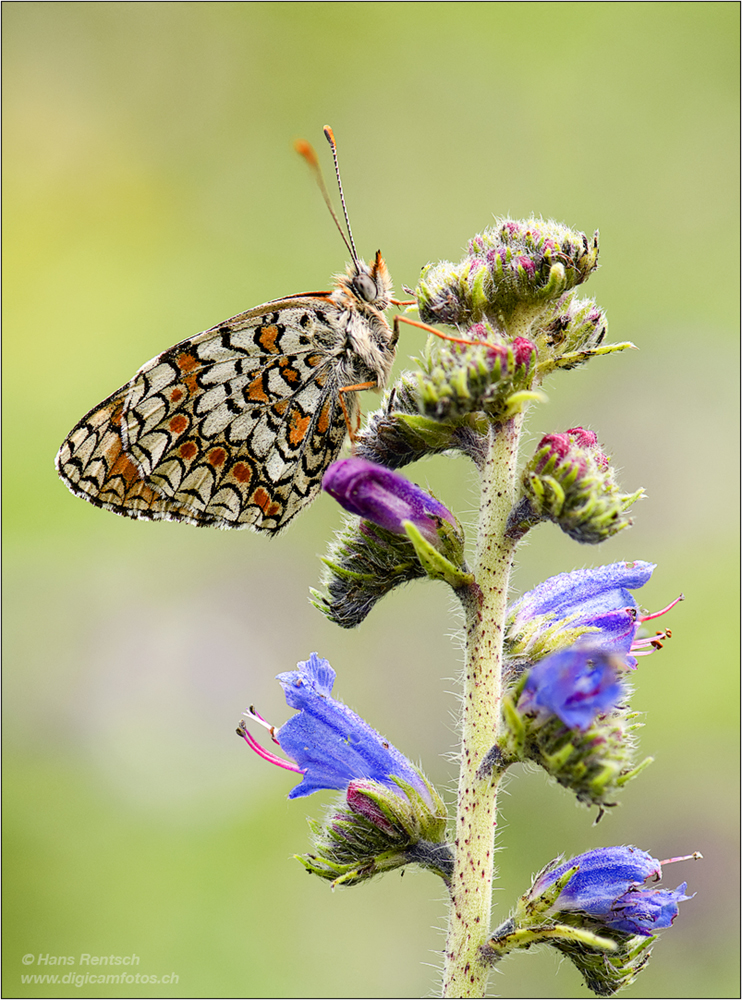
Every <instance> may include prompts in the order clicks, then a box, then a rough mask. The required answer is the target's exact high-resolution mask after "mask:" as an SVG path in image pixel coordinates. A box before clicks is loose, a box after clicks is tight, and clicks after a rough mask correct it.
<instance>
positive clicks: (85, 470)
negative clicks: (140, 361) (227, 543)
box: [56, 127, 397, 533]
mask: <svg viewBox="0 0 742 1000" xmlns="http://www.w3.org/2000/svg"><path fill="white" fill-rule="evenodd" d="M325 135H326V137H327V139H328V142H329V143H330V145H331V147H332V152H333V156H334V160H335V168H336V173H337V177H338V185H340V174H339V171H338V170H337V153H336V149H335V142H334V137H333V135H332V130H331V129H330V128H329V127H326V128H325ZM297 149H298V150H299V152H300V153H302V155H303V156H305V158H306V159H307V160H308V161H309V163H310V165H311V166H312V167H313V169H314V170H315V172H316V174H317V178H318V181H319V183H320V187H321V189H322V193H323V196H324V197H325V200H326V201H327V204H328V207H329V208H330V211H331V212H332V215H333V218H335V222H336V224H337V225H338V228H339V229H340V232H341V235H342V236H343V239H344V240H345V243H346V246H347V247H348V249H349V251H350V253H351V256H352V258H353V259H352V263H351V264H350V265H349V266H348V268H347V272H346V274H343V275H339V276H338V277H337V279H336V280H337V284H336V286H335V288H334V290H333V291H325V292H302V293H300V294H298V295H291V296H288V297H286V298H282V299H275V300H274V301H272V302H267V303H265V305H261V306H256V307H255V308H254V309H249V310H248V311H247V312H244V313H240V314H239V315H238V316H233V317H232V318H231V319H228V320H225V321H224V322H223V323H219V324H218V325H217V326H214V327H212V328H211V329H210V330H206V331H204V332H203V333H199V334H197V335H196V336H195V337H190V338H188V339H187V340H183V341H181V342H180V343H179V344H176V345H175V346H174V347H171V348H170V349H169V350H167V351H165V352H164V353H162V354H160V355H158V356H157V357H156V358H153V359H152V360H151V361H149V362H147V364H146V365H144V366H143V367H142V368H140V369H139V371H138V372H137V373H136V375H135V376H134V377H133V378H132V379H131V381H130V382H128V383H127V384H126V385H124V386H122V387H121V388H120V389H118V390H117V391H116V392H114V393H113V395H111V396H109V397H108V399H105V400H104V401H103V402H102V403H100V404H99V405H98V406H96V407H94V408H93V409H92V410H91V411H90V412H89V413H88V414H87V415H86V416H85V417H83V418H82V420H81V421H80V422H79V423H78V424H77V425H76V426H75V427H74V429H73V430H72V431H71V433H70V434H69V436H68V437H67V439H66V440H65V442H64V443H63V445H62V447H61V449H60V451H59V454H58V455H57V461H56V464H57V471H58V473H59V475H60V477H61V478H62V480H63V482H64V483H65V485H66V486H67V487H68V488H69V489H70V490H71V491H72V492H73V493H74V494H75V495H76V496H79V497H82V498H83V499H84V500H88V501H89V502H90V503H93V504H95V505H96V506H98V507H105V508H106V509H107V510H112V511H113V512H114V513H116V514H122V515H125V516H126V517H133V518H144V519H150V520H151V519H165V520H174V521H185V522H186V523H188V524H196V525H213V526H216V527H219V528H245V527H250V528H254V529H255V530H257V531H267V532H270V533H274V532H277V531H279V530H280V529H281V528H283V527H284V526H285V525H286V524H287V523H288V522H289V521H290V520H291V518H292V517H294V515H295V514H297V513H299V511H301V510H302V509H303V508H304V507H305V506H307V504H309V503H311V501H312V500H313V499H314V497H315V496H316V495H317V493H318V491H319V489H320V486H321V481H322V475H323V473H324V471H325V469H326V468H327V466H328V465H330V463H331V462H333V461H334V460H335V459H336V458H337V456H338V453H339V452H340V449H341V447H342V445H343V441H344V440H345V435H346V431H350V430H351V428H352V425H353V421H354V420H357V418H358V414H359V407H358V400H357V394H356V393H357V390H359V389H365V388H373V387H380V388H383V387H384V386H385V385H386V384H387V382H388V380H389V375H390V371H391V367H392V362H393V361H394V352H395V345H396V340H397V335H396V332H394V331H392V329H391V328H390V327H389V324H388V323H387V321H386V319H385V317H384V311H385V310H386V309H387V308H388V307H389V305H390V304H392V302H393V301H394V300H393V299H392V298H391V293H392V285H391V279H390V277H389V273H388V271H387V268H386V264H385V263H384V260H383V259H382V256H381V253H380V252H379V253H377V254H376V257H375V259H374V261H373V263H372V264H370V265H369V264H366V263H365V262H364V261H362V260H360V259H359V257H358V255H357V253H356V250H355V244H354V243H353V236H352V233H351V230H350V223H349V222H348V214H347V211H346V208H345V200H344V198H343V192H342V186H340V196H341V200H342V204H343V212H344V215H345V221H346V225H347V229H348V237H349V240H348V239H345V234H344V233H343V231H342V228H341V227H340V224H339V222H338V220H337V216H336V215H335V213H334V211H333V210H332V206H331V205H330V201H329V197H328V195H327V192H326V190H325V188H324V183H323V182H322V179H321V174H320V173H319V167H318V165H317V160H316V155H315V154H314V151H313V150H312V148H311V147H310V146H309V145H308V144H307V143H300V144H297Z"/></svg>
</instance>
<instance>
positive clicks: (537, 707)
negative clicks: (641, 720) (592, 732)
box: [518, 646, 624, 732]
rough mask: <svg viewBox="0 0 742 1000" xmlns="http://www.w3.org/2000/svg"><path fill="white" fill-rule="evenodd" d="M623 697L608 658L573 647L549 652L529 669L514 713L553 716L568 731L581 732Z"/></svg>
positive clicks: (616, 675) (613, 667)
mask: <svg viewBox="0 0 742 1000" xmlns="http://www.w3.org/2000/svg"><path fill="white" fill-rule="evenodd" d="M623 694H624V689H623V685H622V684H621V681H620V679H619V676H618V673H617V672H616V669H615V666H614V664H613V662H612V657H611V656H610V655H609V654H607V653H605V652H603V651H602V650H600V649H590V648H588V647H580V646H577V647H573V648H572V649H563V650H561V651H560V652H558V653H552V654H551V656H546V657H544V659H543V660H540V661H539V662H538V663H537V664H536V665H535V666H534V667H532V668H531V669H530V671H529V672H528V677H527V679H526V683H525V686H524V688H523V692H522V694H521V696H520V700H519V701H518V710H519V711H520V712H523V713H525V714H530V713H535V714H536V715H538V716H540V717H546V718H548V717H550V716H557V717H558V718H559V719H561V720H562V722H563V723H564V725H565V726H568V727H569V728H570V729H578V730H580V732H585V730H587V729H589V728H590V726H591V725H592V723H593V722H594V721H595V719H596V718H597V717H598V716H599V715H605V714H607V713H608V712H611V711H612V710H613V709H614V708H615V707H616V706H617V704H618V702H619V700H620V699H621V697H622V695H623Z"/></svg>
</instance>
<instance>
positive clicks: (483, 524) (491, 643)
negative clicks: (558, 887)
mask: <svg viewBox="0 0 742 1000" xmlns="http://www.w3.org/2000/svg"><path fill="white" fill-rule="evenodd" d="M522 422H523V415H522V414H518V415H517V416H515V417H513V418H512V419H510V420H508V421H507V423H504V424H497V425H494V426H492V427H491V428H490V431H489V448H488V452H487V457H486V459H485V462H484V465H483V467H482V498H481V509H480V517H479V530H478V537H477V555H476V569H475V575H476V580H477V583H476V584H475V585H473V586H472V587H471V588H469V593H468V596H467V598H466V599H465V601H464V607H465V613H466V664H465V675H464V692H463V706H462V736H461V771H460V776H459V802H458V813H457V816H456V842H455V844H456V860H455V864H454V872H453V877H452V879H451V912H450V918H449V925H448V937H447V940H446V953H445V964H444V969H443V996H444V997H446V998H454V997H484V995H485V991H486V988H487V977H488V973H489V967H488V965H487V964H486V963H485V962H484V961H483V959H482V956H481V954H480V948H481V947H482V945H483V944H484V943H485V941H486V940H487V937H488V934H489V926H490V906H491V899H492V881H493V877H494V840H495V826H496V822H497V813H496V797H497V786H498V783H499V780H500V778H501V776H502V772H501V771H492V770H488V771H487V773H486V774H478V773H477V771H478V768H479V767H480V764H481V763H482V761H483V759H484V757H485V756H486V754H487V752H488V751H489V750H490V749H491V748H492V746H493V744H494V743H495V740H496V739H497V733H498V724H499V719H500V699H501V694H502V693H501V685H502V643H503V631H504V626H505V615H506V611H507V596H508V584H509V580H510V570H511V567H512V563H513V555H514V552H515V547H516V544H517V543H516V542H515V541H514V540H512V539H509V538H506V537H505V527H506V524H507V518H508V514H509V513H510V510H511V508H512V506H513V504H514V502H515V490H516V474H517V456H518V440H519V437H520V429H521V425H522Z"/></svg>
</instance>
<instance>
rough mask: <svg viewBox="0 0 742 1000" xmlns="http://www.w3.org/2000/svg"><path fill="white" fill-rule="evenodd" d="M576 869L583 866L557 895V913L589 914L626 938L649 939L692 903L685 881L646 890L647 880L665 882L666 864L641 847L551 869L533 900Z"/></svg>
mask: <svg viewBox="0 0 742 1000" xmlns="http://www.w3.org/2000/svg"><path fill="white" fill-rule="evenodd" d="M678 860H680V859H678ZM683 860H684V859H683ZM575 866H579V868H578V871H577V872H575V874H574V875H572V877H571V878H570V879H569V881H568V882H567V884H566V885H565V886H564V888H563V889H562V891H561V892H560V893H559V895H558V896H557V898H556V900H555V901H554V903H553V907H552V912H554V913H557V914H565V913H575V914H585V915H586V916H587V917H589V918H591V919H592V920H593V921H595V922H597V923H598V924H602V925H603V926H605V927H607V928H610V929H612V930H615V931H621V932H622V933H625V934H632V935H641V936H643V937H648V936H649V935H651V934H654V933H655V931H657V930H659V929H660V928H662V927H669V926H670V924H671V923H672V922H673V920H674V919H675V917H676V916H677V915H678V903H682V902H683V901H684V900H686V899H690V898H691V897H690V896H686V895H685V890H686V888H687V883H685V882H683V883H682V884H681V885H679V886H678V887H677V889H647V888H644V883H645V881H646V880H647V879H649V878H652V879H654V880H655V881H657V880H659V878H661V876H662V864H661V862H659V861H657V859H656V858H653V857H652V856H651V855H650V854H647V852H646V851H640V850H638V849H637V848H636V847H600V848H597V849H596V850H593V851H587V852H586V853H585V854H580V855H578V856H577V857H576V858H572V859H571V860H569V861H566V862H564V863H563V864H561V865H559V866H558V867H554V868H550V869H548V868H547V869H546V870H545V871H543V872H542V873H541V874H540V875H539V876H538V878H537V879H536V882H535V883H534V885H533V888H532V889H531V891H530V893H529V897H530V898H531V899H534V898H536V897H537V896H539V895H541V894H542V893H544V892H545V891H546V890H548V889H549V887H550V886H553V885H554V883H555V882H556V881H557V879H559V878H560V877H561V876H562V875H564V874H565V873H566V872H568V871H569V869H570V868H574V867H575Z"/></svg>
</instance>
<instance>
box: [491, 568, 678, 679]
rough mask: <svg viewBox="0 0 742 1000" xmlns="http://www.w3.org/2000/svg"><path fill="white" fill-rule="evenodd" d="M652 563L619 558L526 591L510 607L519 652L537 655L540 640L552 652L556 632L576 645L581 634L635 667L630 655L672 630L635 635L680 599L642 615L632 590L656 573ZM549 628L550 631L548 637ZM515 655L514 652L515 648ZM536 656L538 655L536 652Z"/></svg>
mask: <svg viewBox="0 0 742 1000" xmlns="http://www.w3.org/2000/svg"><path fill="white" fill-rule="evenodd" d="M654 568H655V564H654V563H648V562H641V561H637V562H619V563H612V564H611V565H609V566H599V567H598V568H597V569H578V570H574V571H573V572H572V573H560V574H559V575H558V576H552V577H550V578H549V579H548V580H544V582H543V583H540V584H539V585H538V586H537V587H534V589H533V590H530V591H528V593H527V594H524V595H523V597H521V599H520V600H519V601H517V602H516V603H515V604H513V605H512V607H511V608H510V609H509V612H508V634H509V637H510V639H511V643H512V645H513V647H514V648H513V650H512V652H514V653H515V654H521V655H525V656H529V655H531V656H533V654H534V652H536V653H537V654H538V653H539V648H538V647H539V645H542V646H543V645H545V646H546V648H545V649H541V650H540V655H541V656H543V655H544V653H546V652H549V651H550V650H549V648H548V647H549V644H550V643H551V645H552V648H553V646H554V645H556V646H557V648H558V646H559V642H558V640H557V641H556V642H554V639H555V638H556V636H555V627H556V632H558V631H561V632H563V633H565V635H566V633H567V632H568V633H569V638H568V639H566V644H567V645H572V643H573V642H575V641H576V639H577V638H578V637H579V635H580V634H584V635H585V639H586V641H589V643H590V645H591V646H592V647H594V648H597V647H599V648H601V649H604V650H606V651H607V652H611V653H616V654H617V655H619V656H622V657H623V658H624V660H625V662H626V663H627V664H628V665H629V666H631V667H635V666H636V659H635V658H634V656H632V655H630V654H631V653H632V652H633V653H637V654H638V655H643V654H646V653H651V652H652V651H653V650H654V649H656V648H659V647H660V646H661V640H662V639H664V638H666V637H667V636H668V634H669V633H666V632H663V633H658V634H657V635H656V636H653V637H652V638H650V639H637V638H636V633H637V631H638V629H639V627H640V626H641V624H642V623H643V622H645V621H649V620H650V619H651V618H656V617H658V616H659V615H660V614H664V613H665V611H669V610H670V608H671V607H673V606H674V605H675V604H676V603H677V600H681V599H682V597H680V598H678V599H677V600H676V601H673V602H672V604H670V605H669V606H668V607H667V608H664V609H663V611H661V612H658V613H657V614H653V615H640V614H639V612H638V608H637V603H636V601H635V600H634V597H633V595H632V594H631V590H636V589H638V588H639V587H643V586H644V584H645V583H646V582H647V581H648V580H649V578H650V577H651V575H652V571H653V570H654ZM547 633H549V635H548V636H547ZM511 655H512V653H511ZM536 658H537V657H536Z"/></svg>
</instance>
